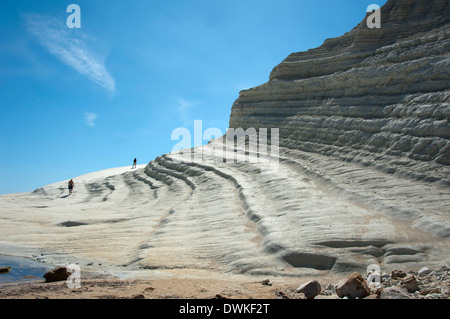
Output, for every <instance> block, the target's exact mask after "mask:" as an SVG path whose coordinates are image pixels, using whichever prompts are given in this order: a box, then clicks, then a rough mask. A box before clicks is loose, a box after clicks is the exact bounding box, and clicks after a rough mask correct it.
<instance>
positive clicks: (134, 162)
mask: <svg viewBox="0 0 450 319" xmlns="http://www.w3.org/2000/svg"><path fill="white" fill-rule="evenodd" d="M136 163H137V159H136V158H134V161H133V166H131V168H136Z"/></svg>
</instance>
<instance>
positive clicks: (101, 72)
mask: <svg viewBox="0 0 450 319" xmlns="http://www.w3.org/2000/svg"><path fill="white" fill-rule="evenodd" d="M22 17H23V19H24V20H25V23H26V27H27V30H28V32H29V33H30V34H32V35H33V36H34V37H35V38H36V39H37V40H38V41H39V43H40V44H41V45H42V46H43V47H44V48H46V49H47V50H48V51H49V52H50V53H51V54H53V55H54V56H56V57H57V58H58V59H59V60H60V61H61V62H63V63H65V64H67V65H68V66H70V67H72V68H74V69H75V70H76V71H78V72H79V73H80V74H82V75H84V76H86V77H87V78H89V79H90V80H92V81H94V82H95V83H97V84H99V85H100V86H102V87H104V88H105V89H106V90H108V91H109V92H111V93H114V91H115V80H114V78H113V77H112V76H111V74H110V73H109V72H108V71H107V70H106V67H105V56H104V55H102V54H100V53H98V52H96V50H94V49H93V48H92V43H95V42H96V40H95V39H94V38H93V37H92V36H90V35H88V34H87V33H86V32H84V31H83V30H82V29H69V28H68V27H67V25H66V21H65V20H64V19H59V20H58V19H55V18H54V17H52V16H45V15H40V14H34V13H32V14H23V15H22Z"/></svg>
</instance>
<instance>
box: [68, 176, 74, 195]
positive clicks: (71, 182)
mask: <svg viewBox="0 0 450 319" xmlns="http://www.w3.org/2000/svg"><path fill="white" fill-rule="evenodd" d="M74 187H75V183H74V182H73V180H72V179H71V180H70V181H69V195H70V194H72V191H73V188H74Z"/></svg>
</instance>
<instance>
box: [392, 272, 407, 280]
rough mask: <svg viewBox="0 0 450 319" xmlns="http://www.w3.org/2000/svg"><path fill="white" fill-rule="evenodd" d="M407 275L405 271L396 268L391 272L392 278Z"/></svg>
mask: <svg viewBox="0 0 450 319" xmlns="http://www.w3.org/2000/svg"><path fill="white" fill-rule="evenodd" d="M404 277H406V273H405V272H404V271H401V270H394V271H392V273H391V278H392V279H399V278H404Z"/></svg>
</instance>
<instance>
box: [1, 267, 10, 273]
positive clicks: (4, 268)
mask: <svg viewBox="0 0 450 319" xmlns="http://www.w3.org/2000/svg"><path fill="white" fill-rule="evenodd" d="M10 271H11V267H9V266H7V267H1V268H0V274H7V273H9V272H10Z"/></svg>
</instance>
